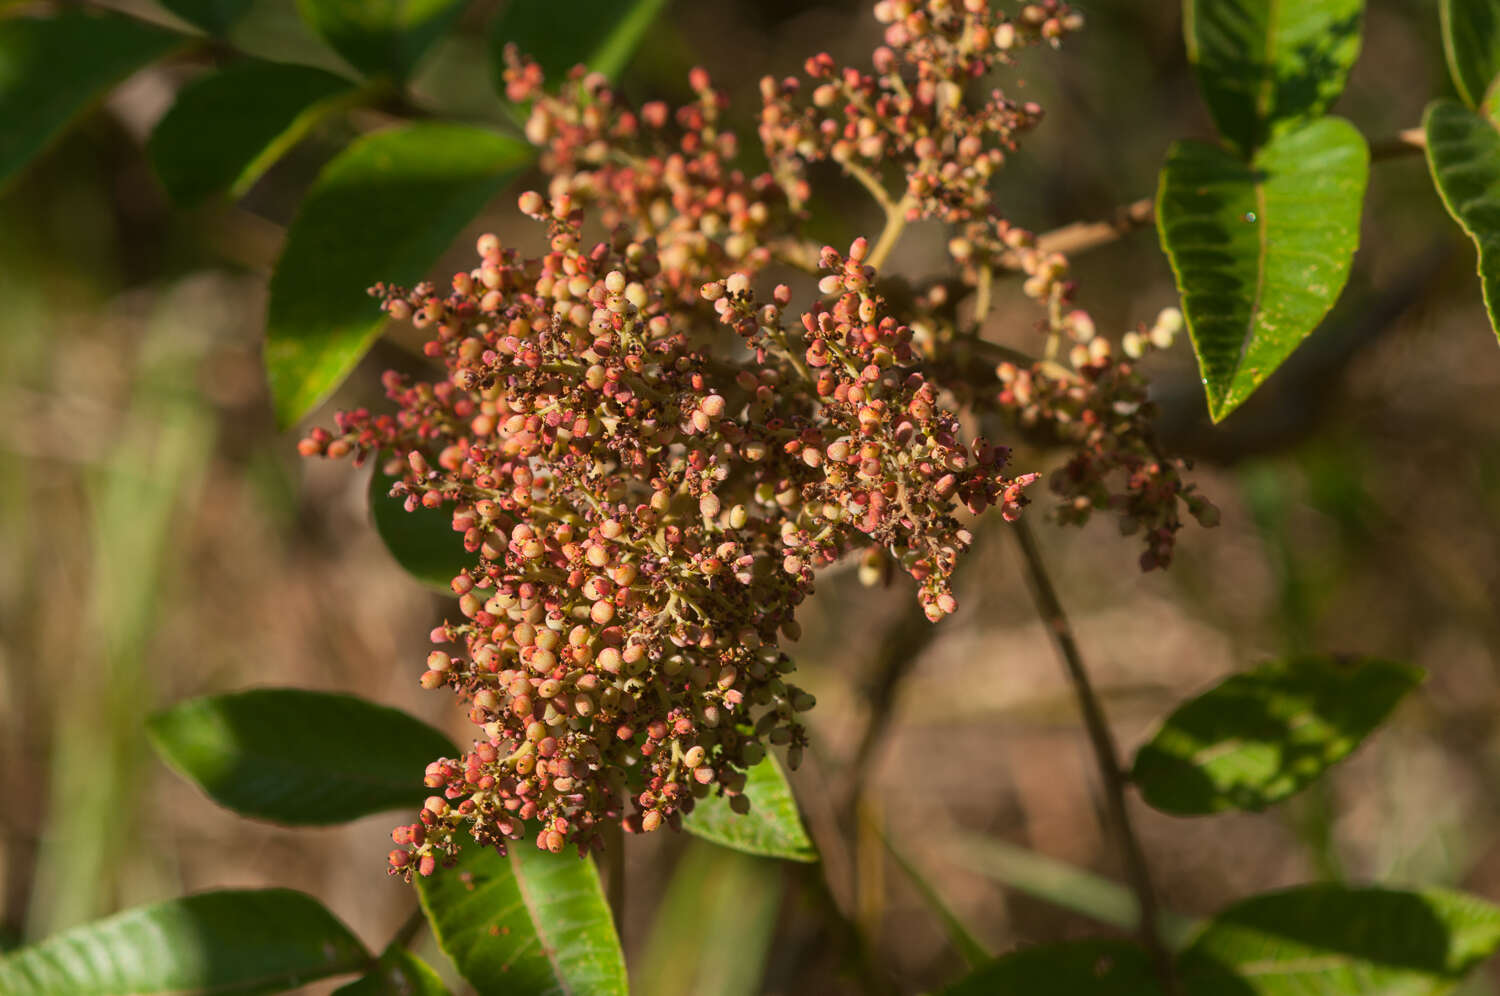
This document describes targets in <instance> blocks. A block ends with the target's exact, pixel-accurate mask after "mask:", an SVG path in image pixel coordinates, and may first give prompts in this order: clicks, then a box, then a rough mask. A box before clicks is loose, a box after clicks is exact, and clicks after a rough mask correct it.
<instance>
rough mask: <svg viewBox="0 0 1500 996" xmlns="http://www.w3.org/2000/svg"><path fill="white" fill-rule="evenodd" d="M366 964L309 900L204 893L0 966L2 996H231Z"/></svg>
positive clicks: (17, 954)
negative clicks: (128, 995)
mask: <svg viewBox="0 0 1500 996" xmlns="http://www.w3.org/2000/svg"><path fill="white" fill-rule="evenodd" d="M369 961H370V955H369V953H368V952H366V951H365V949H364V946H363V945H361V944H360V943H359V941H358V940H357V939H356V938H355V937H354V935H353V934H351V933H350V932H349V929H348V928H347V927H345V926H344V925H343V924H342V923H340V922H339V921H338V919H337V918H336V917H334V915H333V914H332V913H330V912H328V910H326V909H324V907H323V905H322V904H321V903H319V902H318V901H317V900H316V899H314V898H312V897H311V896H308V895H304V894H302V893H300V892H293V891H291V890H290V889H249V890H239V891H225V892H204V893H200V894H198V895H195V896H184V897H182V898H180V899H169V900H167V901H166V902H163V903H154V904H152V905H150V906H140V907H137V908H135V909H131V910H126V911H125V912H123V913H117V914H116V915H114V916H112V917H107V918H105V919H103V920H96V921H94V922H93V923H87V924H84V925H82V926H80V927H74V928H73V929H71V930H66V931H64V932H62V933H60V934H57V935H54V936H52V937H49V938H47V939H45V940H43V941H39V942H38V943H36V944H34V945H32V946H30V947H25V948H21V949H19V950H17V951H14V952H12V953H11V954H9V955H6V956H5V957H4V958H0V992H3V993H5V994H6V996H57V994H59V993H67V994H69V996H115V994H118V993H131V994H132V996H150V994H163V996H167V994H170V996H189V994H193V993H201V994H204V996H209V994H212V996H236V994H246V993H267V992H281V991H283V990H286V989H293V988H296V987H297V986H300V985H303V984H304V983H307V982H311V981H313V980H314V979H322V978H326V977H328V976H330V975H343V974H345V973H348V972H356V971H359V970H361V969H363V968H364V967H365V966H366V965H367V964H369Z"/></svg>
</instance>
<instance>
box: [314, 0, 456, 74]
mask: <svg viewBox="0 0 1500 996" xmlns="http://www.w3.org/2000/svg"><path fill="white" fill-rule="evenodd" d="M463 9H464V2H463V0H297V10H298V11H299V12H300V13H301V14H302V19H303V20H304V21H306V22H307V24H308V26H309V27H311V28H312V29H313V30H314V31H316V32H317V33H318V34H319V35H320V36H322V38H323V40H324V41H326V42H327V43H328V44H329V45H330V46H331V47H332V48H333V50H334V51H335V52H337V53H338V54H339V55H341V56H343V57H344V59H345V60H346V61H347V62H348V63H349V65H351V66H353V67H354V68H355V69H358V70H359V71H360V72H362V73H364V74H365V75H366V76H371V77H379V78H388V79H393V80H396V81H398V82H399V81H402V80H405V79H406V78H407V77H408V76H410V75H411V72H412V69H413V68H414V67H415V66H416V64H417V61H418V60H419V59H421V57H422V56H423V54H425V53H426V51H427V49H428V48H430V47H431V46H432V43H433V42H435V41H437V40H438V39H439V38H440V37H442V35H443V33H444V32H445V31H447V30H448V28H449V27H450V26H451V25H452V24H453V22H454V20H455V19H456V18H457V17H458V15H459V14H461V13H462V12H463Z"/></svg>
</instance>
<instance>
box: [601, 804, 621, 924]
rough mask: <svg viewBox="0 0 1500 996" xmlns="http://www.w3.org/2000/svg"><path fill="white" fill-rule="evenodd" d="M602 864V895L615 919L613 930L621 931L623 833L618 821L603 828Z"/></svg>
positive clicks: (611, 822)
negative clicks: (603, 875) (603, 867)
mask: <svg viewBox="0 0 1500 996" xmlns="http://www.w3.org/2000/svg"><path fill="white" fill-rule="evenodd" d="M604 864H605V879H604V895H605V898H606V899H608V900H609V912H610V913H611V914H612V915H613V916H614V918H615V929H616V930H621V929H623V924H624V923H625V831H624V830H623V829H622V828H621V826H620V824H619V822H618V821H614V820H612V821H610V822H609V823H607V824H606V825H605V827H604Z"/></svg>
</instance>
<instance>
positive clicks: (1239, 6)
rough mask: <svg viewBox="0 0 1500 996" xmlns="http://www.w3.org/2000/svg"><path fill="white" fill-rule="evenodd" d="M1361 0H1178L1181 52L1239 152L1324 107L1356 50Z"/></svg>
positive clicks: (1341, 86) (1335, 95) (1333, 96)
mask: <svg viewBox="0 0 1500 996" xmlns="http://www.w3.org/2000/svg"><path fill="white" fill-rule="evenodd" d="M1363 11H1364V0H1311V2H1309V0H1185V3H1184V4H1183V34H1184V35H1185V37H1186V40H1187V50H1188V60H1189V61H1190V62H1192V64H1193V68H1194V69H1195V70H1196V71H1197V75H1198V85H1199V87H1200V88H1201V89H1202V90H1203V97H1204V100H1205V101H1207V103H1208V109H1209V112H1210V113H1211V114H1212V115H1213V119H1214V123H1215V124H1216V125H1218V127H1219V131H1220V132H1221V133H1222V134H1223V136H1224V137H1225V139H1227V140H1228V141H1229V143H1230V144H1231V145H1233V146H1234V147H1235V148H1237V149H1239V150H1240V151H1241V152H1243V153H1245V154H1247V155H1248V154H1249V153H1250V152H1251V151H1253V150H1254V149H1257V148H1259V147H1260V146H1262V145H1264V144H1265V143H1266V142H1267V141H1269V140H1270V139H1271V137H1272V136H1274V135H1275V134H1276V133H1277V132H1278V131H1279V130H1281V129H1283V128H1285V127H1288V126H1291V125H1295V124H1296V123H1297V122H1299V121H1302V120H1306V119H1308V118H1315V117H1317V116H1319V115H1320V114H1322V113H1323V112H1324V111H1326V110H1327V109H1328V107H1329V105H1330V104H1332V103H1333V102H1334V101H1335V100H1336V99H1338V95H1339V94H1340V93H1342V92H1343V90H1344V81H1345V80H1346V79H1347V78H1348V76H1349V70H1350V68H1351V67H1352V66H1353V65H1354V60H1355V59H1356V58H1357V57H1358V56H1359V42H1360V17H1361V14H1362V13H1363Z"/></svg>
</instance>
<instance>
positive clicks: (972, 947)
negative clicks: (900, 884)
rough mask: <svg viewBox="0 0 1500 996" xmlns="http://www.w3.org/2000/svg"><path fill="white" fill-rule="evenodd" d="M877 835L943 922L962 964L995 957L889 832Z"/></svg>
mask: <svg viewBox="0 0 1500 996" xmlns="http://www.w3.org/2000/svg"><path fill="white" fill-rule="evenodd" d="M880 837H881V840H883V841H885V848H886V850H887V851H889V852H890V855H891V859H892V860H893V861H895V862H896V865H897V867H899V868H900V869H901V870H902V871H903V872H905V873H906V878H907V881H909V882H911V884H912V887H913V888H915V889H916V890H917V893H918V894H919V895H920V896H921V897H922V899H923V901H924V902H926V903H927V905H928V907H930V908H931V910H932V912H933V913H935V914H937V918H938V920H939V921H941V922H942V924H943V930H944V932H945V933H946V934H947V935H948V943H949V944H951V945H952V947H953V949H954V950H955V951H957V952H958V954H959V956H960V957H961V958H963V960H964V962H965V964H967V965H969V967H971V968H978V967H979V966H981V965H984V964H986V963H988V962H989V961H990V960H991V959H992V958H994V953H993V952H991V951H990V949H989V947H988V946H987V945H986V944H985V943H984V942H983V941H981V940H980V939H979V938H978V937H976V936H975V935H974V932H973V931H971V930H970V929H969V926H968V924H966V923H964V922H963V920H962V919H960V918H959V916H958V914H957V913H954V912H953V908H952V907H951V906H949V905H948V901H947V900H946V899H945V898H944V897H943V894H942V892H941V891H940V890H939V889H938V888H937V887H936V886H934V885H933V884H932V883H931V882H929V881H928V880H927V876H926V875H925V874H923V872H922V869H920V868H918V867H917V866H916V865H915V864H914V863H913V862H912V860H911V859H910V858H908V857H907V856H906V855H905V854H904V853H903V852H902V851H901V850H900V849H899V848H898V847H896V844H895V842H894V841H892V840H891V838H890V835H889V834H887V833H884V832H882V833H881V835H880Z"/></svg>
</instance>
